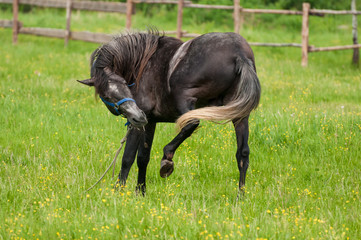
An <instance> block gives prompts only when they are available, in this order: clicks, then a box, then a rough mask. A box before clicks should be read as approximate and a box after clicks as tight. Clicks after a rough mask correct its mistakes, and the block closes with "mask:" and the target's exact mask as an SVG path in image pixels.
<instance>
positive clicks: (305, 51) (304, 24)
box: [302, 3, 310, 67]
mask: <svg viewBox="0 0 361 240" xmlns="http://www.w3.org/2000/svg"><path fill="white" fill-rule="evenodd" d="M309 11H310V4H309V3H303V4H302V12H303V14H302V66H303V67H306V66H307V64H308V36H309V26H308V17H309Z"/></svg>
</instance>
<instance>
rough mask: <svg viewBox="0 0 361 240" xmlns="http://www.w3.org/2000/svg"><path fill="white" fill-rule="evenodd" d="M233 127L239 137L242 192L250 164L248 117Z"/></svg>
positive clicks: (234, 122)
mask: <svg viewBox="0 0 361 240" xmlns="http://www.w3.org/2000/svg"><path fill="white" fill-rule="evenodd" d="M233 125H234V128H235V131H236V137H237V153H236V158H237V165H238V170H239V173H240V177H239V189H240V191H241V192H242V191H243V188H244V185H245V181H246V172H247V169H248V164H249V147H248V135H249V127H248V117H246V118H244V119H243V120H242V121H240V122H237V121H233Z"/></svg>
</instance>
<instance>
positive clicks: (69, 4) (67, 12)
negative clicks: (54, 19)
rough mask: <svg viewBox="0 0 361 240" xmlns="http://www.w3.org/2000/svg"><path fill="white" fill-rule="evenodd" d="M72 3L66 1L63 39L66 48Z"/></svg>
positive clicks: (70, 0)
mask: <svg viewBox="0 0 361 240" xmlns="http://www.w3.org/2000/svg"><path fill="white" fill-rule="evenodd" d="M72 5H73V2H72V0H67V1H66V31H65V39H64V44H65V46H68V42H69V38H70V34H71V32H70V25H71V9H72Z"/></svg>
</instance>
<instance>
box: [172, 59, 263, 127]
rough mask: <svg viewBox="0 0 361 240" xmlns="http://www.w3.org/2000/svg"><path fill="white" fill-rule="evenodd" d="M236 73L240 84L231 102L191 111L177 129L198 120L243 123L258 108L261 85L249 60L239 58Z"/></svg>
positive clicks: (179, 122) (180, 118)
mask: <svg viewBox="0 0 361 240" xmlns="http://www.w3.org/2000/svg"><path fill="white" fill-rule="evenodd" d="M236 73H237V76H239V79H240V81H239V84H238V86H237V89H236V91H235V94H234V96H233V98H232V99H231V101H229V102H228V103H227V104H226V105H224V106H214V107H204V108H199V109H195V110H191V111H189V112H187V113H185V114H183V115H182V116H180V117H179V119H178V120H177V122H176V124H177V128H178V129H182V128H183V127H185V126H186V125H188V124H189V123H194V122H197V121H198V120H200V119H202V120H208V121H213V122H217V123H227V122H230V121H233V120H235V121H241V120H242V119H243V118H245V117H247V116H249V114H250V113H251V111H252V110H253V109H255V108H257V106H258V103H259V101H260V97H261V85H260V82H259V80H258V77H257V74H256V71H255V68H254V66H253V62H252V61H251V60H250V59H248V58H242V57H238V58H237V60H236Z"/></svg>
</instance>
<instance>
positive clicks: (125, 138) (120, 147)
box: [86, 125, 132, 192]
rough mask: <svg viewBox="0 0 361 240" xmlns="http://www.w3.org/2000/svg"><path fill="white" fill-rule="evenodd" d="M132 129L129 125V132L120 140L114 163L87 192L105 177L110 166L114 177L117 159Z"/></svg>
mask: <svg viewBox="0 0 361 240" xmlns="http://www.w3.org/2000/svg"><path fill="white" fill-rule="evenodd" d="M131 129H132V126H131V125H130V126H129V127H128V131H127V133H126V134H125V136H124V137H123V138H122V140H120V146H119V148H118V150H117V152H116V153H115V156H114V159H113V161H112V163H111V164H110V165H109V167H108V168H107V170H105V172H104V173H103V175H102V176H101V177H100V178H99V180H98V181H97V182H96V183H94V184H93V186H91V187H90V188H88V189H87V190H86V192H87V191H89V190H91V189H93V188H94V187H95V186H96V185H97V184H98V183H99V182H100V181H101V180H102V179H103V178H104V176H105V174H107V172H108V171H109V170H110V168H111V167H112V166H113V176H112V178H114V171H115V163H116V161H117V158H118V155H119V153H120V151H121V150H122V148H123V145H124V143H125V141H127V137H128V135H129V133H130V130H131Z"/></svg>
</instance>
